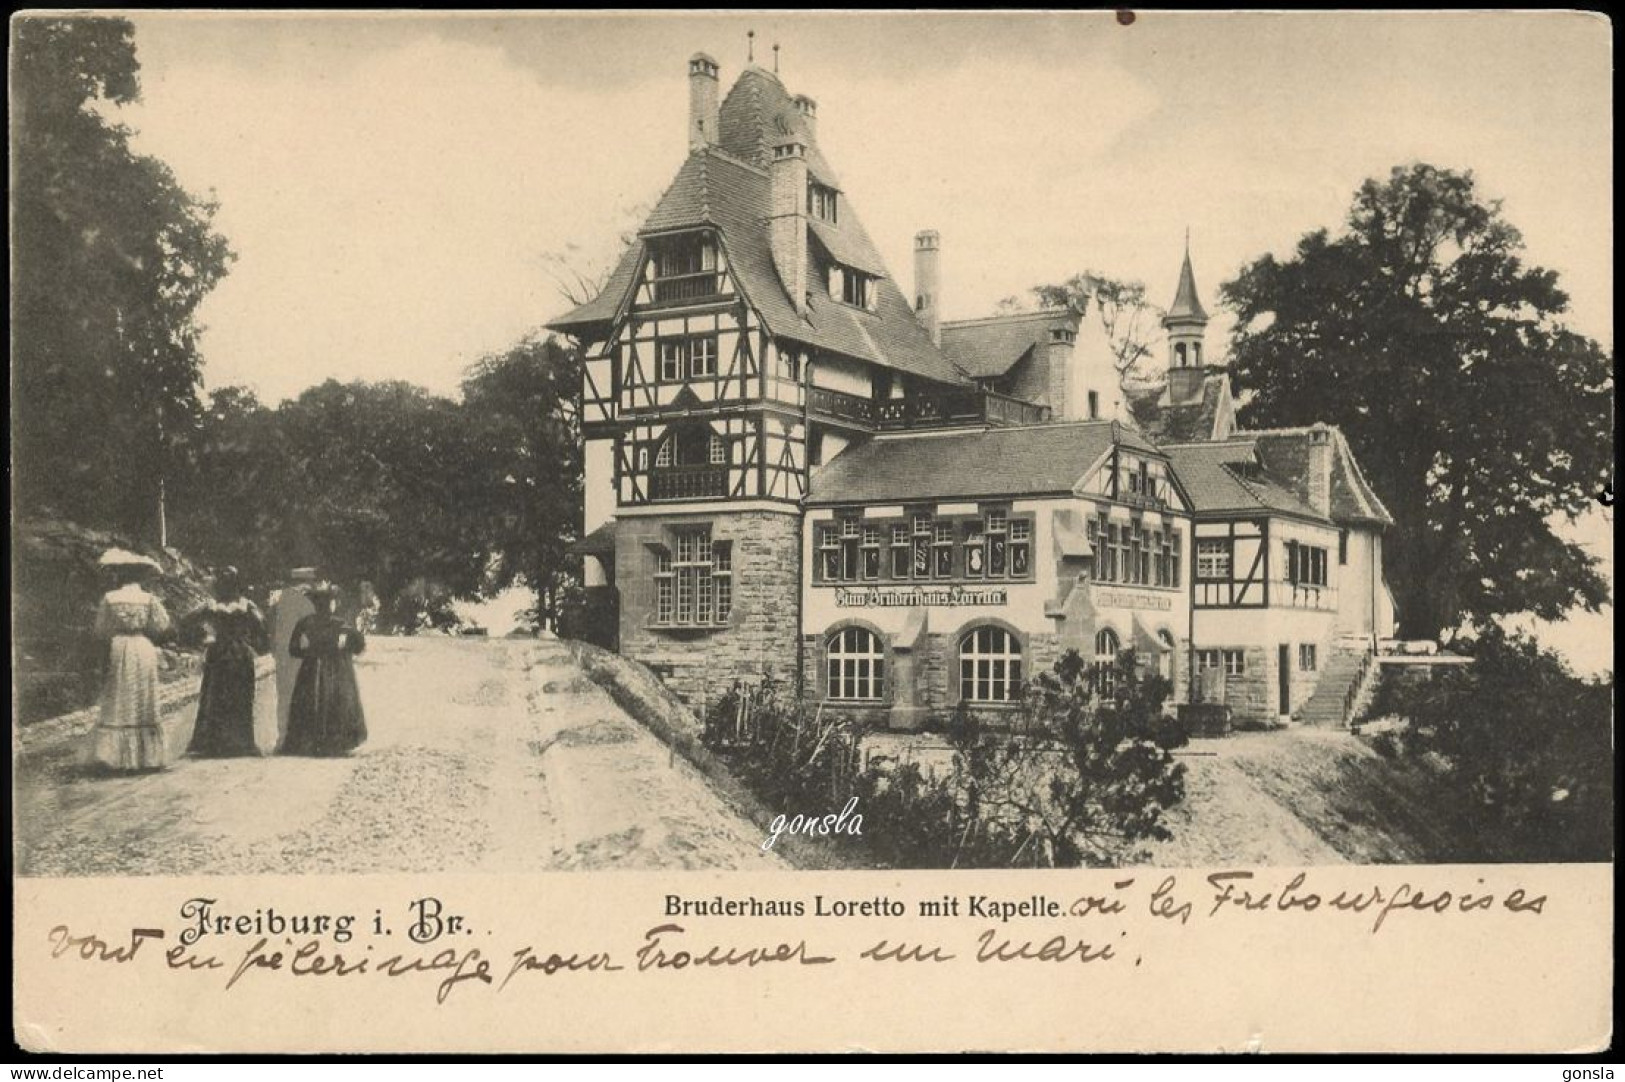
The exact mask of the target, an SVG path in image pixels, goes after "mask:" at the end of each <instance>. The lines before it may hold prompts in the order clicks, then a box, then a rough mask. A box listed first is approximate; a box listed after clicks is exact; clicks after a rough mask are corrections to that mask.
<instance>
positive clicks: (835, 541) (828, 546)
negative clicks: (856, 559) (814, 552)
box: [818, 526, 841, 582]
mask: <svg viewBox="0 0 1625 1082" xmlns="http://www.w3.org/2000/svg"><path fill="white" fill-rule="evenodd" d="M818 570H819V572H820V573H821V576H822V578H823V580H824V581H825V582H839V581H841V534H840V531H839V529H837V528H836V527H834V526H820V527H818Z"/></svg>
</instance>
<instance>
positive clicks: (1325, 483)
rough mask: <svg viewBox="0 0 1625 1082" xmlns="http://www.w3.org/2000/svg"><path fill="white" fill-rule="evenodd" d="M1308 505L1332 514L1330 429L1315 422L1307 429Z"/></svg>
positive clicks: (1327, 515) (1328, 516)
mask: <svg viewBox="0 0 1625 1082" xmlns="http://www.w3.org/2000/svg"><path fill="white" fill-rule="evenodd" d="M1308 481H1309V506H1310V507H1312V508H1314V509H1315V510H1316V511H1318V512H1320V513H1321V514H1322V515H1325V516H1326V517H1327V518H1330V517H1331V515H1332V430H1331V429H1330V428H1328V427H1326V426H1325V425H1324V424H1317V425H1315V426H1314V427H1313V428H1311V429H1310V430H1309V477H1308Z"/></svg>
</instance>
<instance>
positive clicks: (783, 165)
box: [768, 138, 807, 316]
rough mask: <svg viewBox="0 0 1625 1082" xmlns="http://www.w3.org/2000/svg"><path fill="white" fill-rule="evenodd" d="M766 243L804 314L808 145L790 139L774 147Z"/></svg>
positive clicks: (774, 264) (795, 139)
mask: <svg viewBox="0 0 1625 1082" xmlns="http://www.w3.org/2000/svg"><path fill="white" fill-rule="evenodd" d="M769 187H770V200H771V208H770V210H769V214H770V217H769V223H770V228H769V233H768V240H769V243H770V244H771V246H772V248H773V266H774V268H775V269H777V270H778V272H779V281H780V282H782V283H784V291H785V292H786V293H788V294H789V295H790V302H791V303H792V304H794V305H795V306H796V312H797V313H798V314H799V315H803V316H805V315H806V314H807V144H806V143H803V142H802V141H801V140H800V139H798V138H791V139H788V140H786V141H785V142H782V143H780V144H779V145H778V146H775V147H774V148H773V164H772V168H771V169H770V171H769Z"/></svg>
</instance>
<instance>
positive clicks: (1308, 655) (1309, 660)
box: [1298, 642, 1319, 672]
mask: <svg viewBox="0 0 1625 1082" xmlns="http://www.w3.org/2000/svg"><path fill="white" fill-rule="evenodd" d="M1317 652H1318V651H1317V648H1316V646H1315V644H1314V643H1312V642H1305V643H1299V644H1298V668H1299V669H1301V670H1303V671H1304V672H1314V671H1315V666H1316V662H1317V661H1318V660H1319V659H1318V658H1316V656H1315V655H1316V653H1317Z"/></svg>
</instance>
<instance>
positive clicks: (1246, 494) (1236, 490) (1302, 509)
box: [1163, 440, 1328, 522]
mask: <svg viewBox="0 0 1625 1082" xmlns="http://www.w3.org/2000/svg"><path fill="white" fill-rule="evenodd" d="M1163 450H1165V451H1166V452H1167V453H1168V457H1169V459H1171V460H1172V461H1173V464H1174V473H1176V474H1177V475H1178V476H1179V480H1180V481H1181V482H1182V483H1183V484H1184V486H1185V491H1186V492H1187V493H1189V494H1190V498H1191V509H1192V510H1193V511H1195V512H1196V513H1198V514H1201V513H1204V512H1207V513H1220V512H1226V511H1273V512H1279V513H1281V514H1287V515H1294V516H1297V517H1299V518H1307V519H1312V520H1314V521H1316V522H1326V521H1328V520H1327V518H1326V516H1324V515H1322V514H1320V513H1319V512H1317V511H1315V509H1314V508H1312V507H1310V506H1309V504H1308V503H1307V502H1305V500H1303V499H1300V498H1299V496H1298V495H1297V494H1296V493H1295V492H1294V491H1293V489H1292V486H1291V485H1290V484H1289V483H1287V482H1286V481H1284V480H1283V479H1281V478H1280V477H1277V476H1275V475H1274V474H1272V473H1271V472H1270V471H1268V470H1267V469H1265V468H1264V467H1263V466H1262V465H1261V464H1260V463H1259V461H1258V457H1257V455H1256V453H1255V449H1254V444H1253V441H1252V440H1225V441H1224V442H1221V443H1184V444H1173V445H1165V446H1164V447H1163Z"/></svg>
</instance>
